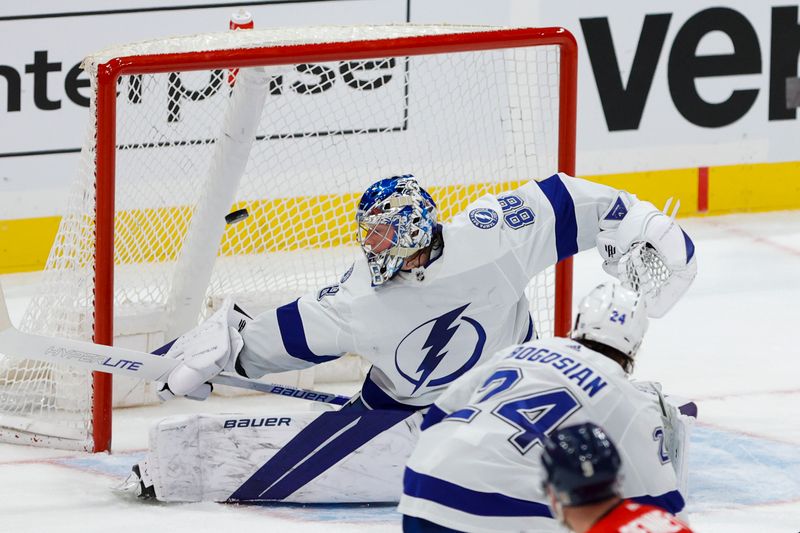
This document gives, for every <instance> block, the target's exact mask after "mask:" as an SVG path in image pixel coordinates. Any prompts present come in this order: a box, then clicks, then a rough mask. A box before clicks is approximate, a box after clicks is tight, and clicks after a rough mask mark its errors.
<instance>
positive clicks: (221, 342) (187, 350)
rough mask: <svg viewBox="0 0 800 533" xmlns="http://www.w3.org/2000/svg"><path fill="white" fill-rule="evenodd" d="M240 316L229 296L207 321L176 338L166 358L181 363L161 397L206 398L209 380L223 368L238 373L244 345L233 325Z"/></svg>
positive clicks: (160, 392) (160, 394)
mask: <svg viewBox="0 0 800 533" xmlns="http://www.w3.org/2000/svg"><path fill="white" fill-rule="evenodd" d="M238 315H239V313H238V312H236V311H234V310H233V301H232V300H230V299H227V300H225V302H224V303H223V304H222V307H220V309H219V310H217V312H216V313H214V314H213V315H211V317H210V318H209V319H208V320H206V321H205V322H203V323H202V324H200V325H199V326H197V327H196V328H194V329H192V330H191V331H189V332H188V333H186V334H184V335H182V336H180V337H179V338H178V340H176V341H175V344H173V345H172V347H171V348H170V349H169V351H168V352H167V353H166V355H165V357H172V358H174V359H177V360H179V361H180V362H181V364H179V365H178V366H177V367H175V369H174V370H173V371H172V372H171V373H170V375H169V377H168V378H167V383H166V384H165V385H164V386H162V387H161V390H160V391H159V393H158V394H159V398H161V399H162V400H167V399H170V398H172V397H174V396H185V397H187V398H190V399H193V400H205V399H206V398H208V396H209V394H211V390H212V387H211V384H210V383H207V381H208V380H209V379H211V378H213V377H214V376H216V375H217V374H219V373H220V372H223V371H227V372H235V364H236V357H237V356H238V354H239V352H240V351H241V350H242V347H243V346H244V341H243V340H242V336H241V335H240V334H239V329H238V328H235V327H231V325H230V323H231V322H232V323H237V322H238V320H239V316H238Z"/></svg>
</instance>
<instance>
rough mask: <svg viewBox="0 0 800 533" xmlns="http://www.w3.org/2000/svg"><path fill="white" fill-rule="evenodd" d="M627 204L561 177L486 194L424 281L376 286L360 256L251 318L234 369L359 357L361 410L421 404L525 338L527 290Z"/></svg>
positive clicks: (403, 276) (590, 241)
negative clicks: (331, 280) (336, 278)
mask: <svg viewBox="0 0 800 533" xmlns="http://www.w3.org/2000/svg"><path fill="white" fill-rule="evenodd" d="M633 202H636V199H635V197H633V196H631V195H629V194H628V193H625V192H620V191H617V190H616V189H612V188H610V187H606V186H604V185H599V184H596V183H592V182H589V181H585V180H581V179H577V178H571V177H569V176H566V175H563V174H557V175H554V176H552V177H550V178H548V179H546V180H543V181H541V182H536V181H531V182H529V183H527V184H525V185H523V186H522V187H520V188H518V189H516V190H514V191H510V192H508V193H503V194H500V195H498V196H491V195H487V196H484V197H482V198H480V199H478V200H477V201H475V202H473V203H472V204H470V205H469V206H468V207H467V209H466V210H465V211H464V212H463V213H461V214H459V215H457V216H456V217H454V218H453V220H452V221H451V222H449V223H447V224H444V225H443V226H442V230H441V231H442V237H443V241H444V250H443V252H442V254H441V255H440V256H439V257H438V258H437V259H435V260H434V261H432V262H431V263H430V264H429V265H428V266H427V267H426V268H425V269H424V276H417V275H415V274H414V273H411V272H400V273H399V274H398V275H396V276H395V277H394V278H392V279H391V280H390V281H388V282H386V283H385V284H383V285H381V286H378V287H372V286H371V283H370V276H369V272H368V269H367V263H366V259H364V258H359V259H358V260H357V261H356V263H355V264H354V266H353V268H352V269H351V271H348V272H347V273H346V274H345V275H344V276H343V278H342V280H341V282H340V283H339V284H338V285H337V286H336V287H335V289H332V288H330V287H327V288H325V289H322V290H320V291H316V292H314V293H312V294H309V295H306V296H303V297H301V298H299V299H298V300H296V301H294V302H291V303H288V304H286V305H284V306H282V307H279V308H277V309H274V310H271V311H267V312H265V313H263V314H261V315H259V316H258V317H257V318H256V319H255V320H253V321H251V322H250V323H249V324H248V325H247V326H246V328H245V329H244V330H243V331H242V336H243V338H244V342H245V347H244V349H243V351H242V353H241V355H240V357H239V365H240V367H241V368H242V369H243V370H244V371H245V372H246V374H247V375H248V376H250V377H259V376H261V375H263V374H265V373H269V372H281V371H284V370H295V369H300V368H305V367H308V366H310V365H313V364H317V363H322V362H325V361H329V360H331V359H333V358H335V357H339V356H340V355H342V354H344V353H348V352H350V353H356V354H359V355H361V356H362V357H364V358H365V359H367V360H368V361H369V362H371V363H372V365H373V366H372V370H371V371H370V373H369V376H368V378H367V380H366V382H365V383H364V387H363V389H362V399H363V401H364V402H365V403H366V404H367V405H368V406H370V407H373V408H378V407H384V408H386V407H398V403H399V404H400V407H402V406H403V405H405V406H412V407H422V406H427V405H429V404H431V403H432V402H433V401H434V400H435V399H436V397H437V396H438V395H439V394H440V393H441V392H442V391H443V390H444V389H445V388H447V386H448V385H450V383H452V382H453V381H454V380H455V379H456V378H457V377H458V376H460V375H462V374H464V373H465V372H467V371H468V370H469V369H471V368H473V367H475V366H476V365H478V363H480V362H482V361H483V360H484V359H485V358H486V357H488V356H489V355H490V354H493V353H495V352H496V351H497V350H499V349H501V348H504V347H506V346H508V345H510V344H513V343H517V342H523V341H525V340H529V339H531V338H533V337H534V332H533V324H532V321H531V319H530V315H529V309H528V308H529V305H528V301H527V299H526V298H525V294H524V290H525V287H526V286H527V284H528V282H529V281H530V280H531V279H532V278H533V276H535V275H536V274H538V273H539V272H541V271H543V270H544V269H546V268H547V267H549V266H551V265H554V264H555V263H556V262H557V261H558V260H560V259H563V258H565V257H569V256H571V255H573V254H575V253H577V252H578V251H580V250H584V249H587V248H592V247H594V246H595V238H596V235H597V233H598V232H599V230H600V222H601V221H603V222H604V223H605V224H606V225H607V224H609V223H611V224H614V223H617V224H618V222H619V220H621V219H622V218H623V216H624V214H625V213H627V210H628V208H629V207H630V206H631V205H632V203H633ZM604 227H605V226H604Z"/></svg>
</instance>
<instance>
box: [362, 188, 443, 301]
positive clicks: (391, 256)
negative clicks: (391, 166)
mask: <svg viewBox="0 0 800 533" xmlns="http://www.w3.org/2000/svg"><path fill="white" fill-rule="evenodd" d="M356 222H357V223H358V234H357V238H358V243H359V244H360V245H361V249H362V250H363V251H364V254H365V255H366V256H367V263H368V265H369V270H370V277H371V278H372V286H373V287H375V286H378V285H381V284H383V283H384V282H386V280H388V279H391V278H392V276H394V275H395V274H396V273H397V271H398V270H400V268H401V267H402V266H403V262H404V261H405V259H406V258H407V257H410V256H412V255H414V254H415V253H417V252H418V251H419V250H422V249H423V248H425V247H426V246H428V245H430V244H431V241H432V240H433V232H434V229H435V227H436V204H435V203H434V201H433V198H431V195H430V194H428V193H427V192H426V191H425V189H423V188H422V187H420V185H419V183H417V180H416V178H414V176H412V175H411V174H406V175H403V176H394V177H391V178H386V179H382V180H380V181H378V182H376V183H373V184H372V185H370V186H369V187H368V188H367V190H366V191H364V194H363V195H362V196H361V200H360V201H359V202H358V211H357V212H356Z"/></svg>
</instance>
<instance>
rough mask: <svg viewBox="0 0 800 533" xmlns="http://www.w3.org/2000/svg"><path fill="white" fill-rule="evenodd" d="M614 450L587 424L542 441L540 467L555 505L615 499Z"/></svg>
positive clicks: (617, 463) (616, 460)
mask: <svg viewBox="0 0 800 533" xmlns="http://www.w3.org/2000/svg"><path fill="white" fill-rule="evenodd" d="M621 464H622V461H621V460H620V457H619V453H618V452H617V448H616V447H615V446H614V443H612V442H611V440H610V439H609V438H608V437H607V436H606V434H605V432H604V431H603V430H602V428H600V427H599V426H597V425H595V424H592V423H591V422H586V423H584V424H579V425H576V426H570V427H565V428H563V429H559V430H556V431H554V432H553V433H551V434H550V437H549V438H546V439H544V450H543V451H542V465H543V466H544V469H545V473H546V479H545V485H546V486H549V487H550V488H551V489H552V490H553V493H554V495H555V498H556V500H557V502H558V503H559V504H561V505H564V506H574V505H586V504H590V503H595V502H599V501H603V500H607V499H609V498H611V497H614V496H617V495H618V494H619V493H618V490H619V489H618V488H617V476H618V474H619V470H620V467H621Z"/></svg>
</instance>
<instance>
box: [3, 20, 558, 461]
mask: <svg viewBox="0 0 800 533" xmlns="http://www.w3.org/2000/svg"><path fill="white" fill-rule="evenodd" d="M482 30H483V29H482ZM454 31H455V32H465V31H477V29H476V28H452V27H445V28H439V27H432V26H424V27H421V28H415V27H413V26H392V27H382V28H361V29H358V28H356V29H353V28H321V29H304V30H269V31H252V32H235V33H233V32H231V33H226V34H219V35H218V36H217V37H218V39H216V40H215V36H213V35H212V36H200V37H195V38H176V39H170V40H167V41H160V42H152V43H145V44H143V45H131V46H127V47H124V48H122V49H120V50H112V51H107V52H104V53H103V54H99V55H97V56H94V57H92V58H89V59H87V61H86V62H85V64H86V65H87V67H88V70H89V72H90V73H94V72H95V71H96V68H97V64H98V63H101V62H103V61H105V60H107V59H109V58H111V57H115V56H118V55H142V54H144V53H148V52H154V53H166V52H175V51H187V50H197V49H222V48H225V47H233V48H236V47H257V46H272V45H282V44H287V43H296V42H302V43H310V42H314V41H315V40H320V41H321V42H331V41H334V42H335V41H346V40H351V39H353V38H358V39H363V38H365V36H370V37H380V38H387V37H397V36H411V35H420V34H423V35H424V34H438V33H447V32H454ZM250 70H252V71H253V72H255V70H254V69H250ZM243 74H244V73H243V72H240V73H239V75H240V78H239V79H240V80H241V79H243V78H241V76H242V75H243ZM249 75H250V74H248V76H249ZM260 75H261V76H262V78H263V77H264V76H265V77H266V78H265V79H266V95H265V98H264V104H263V110H262V111H260V112H257V109H256V107H257V106H253V107H251V108H246V109H244V110H241V109H240V110H238V113H239V115H237V114H236V113H237V111H233V112H232V111H231V110H230V109H228V108H229V106H230V105H234V104H231V102H233V101H234V100H235V99H234V98H232V97H231V96H230V93H231V87H230V84H229V81H228V76H229V72H228V71H227V70H217V71H196V72H169V73H164V74H143V75H131V76H124V77H123V78H121V80H120V82H119V85H118V98H117V120H116V143H117V150H116V178H115V179H116V182H115V183H116V185H115V186H116V194H115V198H116V221H115V251H114V257H115V271H114V278H115V292H114V306H115V308H114V316H115V332H116V334H117V335H124V336H128V337H129V339H128V341H120V342H128V344H130V342H132V341H131V340H130V339H131V338H132V339H134V340H136V339H138V341H141V342H143V343H144V346H139V347H140V348H145V347H146V348H147V349H153V348H154V347H155V345H158V344H160V342H161V341H163V339H164V336H165V329H169V324H170V323H173V322H171V321H173V317H171V316H170V314H171V313H172V312H173V311H174V309H173V308H172V307H171V306H170V304H169V302H170V298H174V297H175V296H174V294H172V293H173V291H175V290H177V289H176V286H177V285H186V281H187V280H189V281H192V279H193V278H194V277H196V276H199V277H200V278H202V277H203V276H202V275H199V274H197V272H198V270H197V268H198V265H197V261H196V260H193V259H189V260H187V259H186V255H187V253H186V252H185V251H184V252H182V251H181V248H182V246H183V244H184V241H185V239H186V235H187V232H188V231H189V226H190V223H191V222H192V219H193V214H197V213H198V209H199V208H198V207H197V206H198V204H202V203H203V202H204V201H207V200H208V198H206V197H204V195H206V196H208V195H212V196H213V195H215V194H217V193H215V192H213V189H209V187H208V185H207V181H209V175H213V174H214V173H213V172H212V171H210V170H209V169H210V168H212V167H214V165H219V162H218V161H216V159H218V158H219V153H218V152H217V148H218V145H221V143H220V142H218V139H220V136H221V133H220V132H221V130H222V127H223V124H224V123H226V121H228V122H229V123H230V121H233V124H236V121H237V119H236V116H241V117H244V118H245V119H246V118H247V116H248V115H253V114H254V113H257V115H256V118H258V117H259V116H260V119H259V120H258V121H257V125H256V126H255V127H256V130H255V135H256V140H255V141H254V142H253V143H252V146H251V147H249V155H247V157H246V165H245V166H244V172H243V174H242V175H241V178H240V180H239V182H238V185H237V184H236V181H237V180H236V176H233V177H231V178H230V179H231V180H232V181H231V182H232V183H233V185H232V187H230V188H231V189H233V190H231V191H230V192H231V199H232V201H233V206H231V205H230V202H228V205H227V207H226V209H227V210H228V211H230V210H233V209H239V208H247V210H248V211H249V213H250V216H249V218H247V219H246V220H244V221H242V222H239V223H237V224H234V225H231V226H228V227H227V228H225V229H224V235H223V236H222V242H221V245H219V247H218V246H217V243H216V242H215V241H214V239H213V238H210V239H206V240H208V241H210V242H209V243H208V244H209V246H210V249H211V250H212V252H213V254H214V255H215V254H216V251H217V248H218V250H219V258H218V259H217V260H216V263H215V264H214V266H213V271H212V272H211V274H210V279H209V280H208V282H206V281H205V280H202V279H200V280H199V283H200V285H201V286H202V287H203V291H201V292H203V293H204V294H199V298H200V299H201V302H202V305H201V306H200V307H198V308H196V309H194V310H193V313H190V321H192V322H193V323H196V322H197V321H198V320H199V319H200V318H202V316H203V315H204V314H207V313H208V311H209V309H210V308H212V307H213V305H214V303H215V302H217V301H218V299H220V298H222V297H223V296H225V295H234V297H235V299H236V300H237V301H238V302H240V303H241V304H242V305H243V307H244V308H246V309H248V310H250V311H252V312H254V313H257V312H259V311H260V310H263V309H265V308H268V307H271V306H275V305H279V304H283V303H286V302H287V301H289V300H291V299H294V298H296V297H297V296H299V295H301V294H304V293H306V292H308V291H311V290H314V289H317V288H319V287H320V286H323V285H326V284H328V283H329V282H331V281H333V280H336V279H337V277H338V276H339V275H341V273H342V272H343V271H344V270H345V269H346V268H347V266H348V265H349V264H350V263H351V262H352V261H353V259H354V257H356V256H357V254H358V253H360V251H359V250H358V248H357V246H356V243H355V222H354V215H355V207H356V202H357V199H358V197H359V196H360V194H361V192H362V191H363V190H364V189H365V188H366V186H367V185H369V184H370V183H372V182H373V181H375V180H377V179H378V178H381V177H387V176H391V175H397V174H407V173H413V174H414V175H415V176H416V177H417V178H418V179H419V181H420V183H421V184H422V185H423V186H424V187H425V188H426V189H427V190H428V191H429V192H430V193H431V195H432V196H433V198H434V199H435V200H436V202H437V204H438V206H439V213H440V218H441V219H442V220H443V221H445V222H446V221H447V220H449V219H450V218H451V217H452V216H453V215H454V214H455V213H457V212H459V211H461V210H462V209H463V208H464V207H465V206H466V205H467V203H468V202H470V201H472V200H474V199H475V198H477V197H479V196H480V195H482V194H485V193H498V192H501V191H503V190H508V189H511V188H513V187H516V186H518V185H519V184H521V183H522V182H524V181H527V180H528V179H531V178H533V177H541V178H544V177H547V176H549V175H551V174H552V173H554V172H555V171H556V168H557V167H556V160H557V148H558V146H557V133H558V105H559V91H558V88H559V87H558V83H559V51H558V48H557V47H555V46H533V47H524V48H507V49H499V50H490V51H472V52H460V53H448V54H428V55H420V56H410V57H391V58H390V57H381V55H380V53H379V52H376V57H375V58H368V59H359V60H350V59H347V58H342V59H340V60H337V61H328V62H323V63H301V64H295V65H289V66H286V67H270V68H268V69H266V70H265V71H264V72H261V74H260ZM92 79H93V84H95V79H94V77H93V78H92ZM239 85H241V84H239V83H237V85H236V87H237V90H238V87H239ZM92 105H93V106H94V100H93V101H92ZM92 112H93V113H92V116H93V117H94V107H92ZM226 113H227V115H226ZM226 116H227V117H228V118H225V117H226ZM231 117H234V118H231ZM215 154H216V155H215ZM94 160H95V128H94V124H92V127H91V129H90V134H89V135H88V136H87V144H86V146H85V148H84V150H83V156H82V161H83V165H82V168H81V171H80V173H79V177H78V179H77V180H76V183H75V184H74V186H73V188H72V191H71V195H70V199H69V208H68V212H67V214H66V215H65V216H64V218H63V221H62V224H61V227H60V229H59V233H58V237H57V239H56V243H55V246H54V248H53V250H52V252H51V256H50V259H49V261H48V264H47V272H46V279H45V282H44V283H43V290H42V293H41V295H40V296H38V297H37V298H35V299H34V300H33V301H32V304H31V306H30V308H29V309H28V311H27V314H26V316H25V319H24V324H23V326H22V327H23V328H24V329H26V330H30V331H36V332H41V333H45V334H48V335H57V336H64V337H74V338H83V339H87V338H91V336H92V329H93V305H94V298H93V291H94V286H93V279H94V268H95V266H94V209H95V201H94V200H95V182H94V175H95V174H94ZM221 175H222V176H223V177H224V178H225V179H228V178H229V175H228V174H227V173H226V172H222V174H221ZM216 179H219V177H217V178H216ZM226 212H227V211H226ZM200 216H206V215H200V214H197V215H196V218H199V217H200ZM476 253H479V251H476ZM190 285H191V283H190ZM205 287H208V290H207V291H205ZM195 296H197V295H195ZM529 296H530V299H531V305H532V314H533V317H534V320H535V322H536V326H537V330H538V331H539V332H540V335H543V336H548V335H552V332H553V325H552V321H553V306H554V301H553V273H552V271H551V272H548V273H546V274H544V275H542V276H540V277H539V278H538V279H537V280H534V282H533V283H532V284H531V287H530V288H529ZM142 339H143V340H142ZM138 341H137V342H138ZM91 402H92V391H91V380H90V378H89V376H88V374H86V373H83V372H73V371H68V370H64V369H62V368H55V367H52V366H50V365H45V364H41V363H33V362H29V361H24V362H19V361H11V360H7V359H3V358H2V356H0V425H4V426H5V427H6V429H0V437H2V438H4V439H11V440H16V441H19V440H20V439H21V438H22V439H23V440H27V441H30V442H33V443H36V442H44V443H46V444H49V445H54V444H55V445H61V446H72V447H78V448H80V447H88V448H91V444H90V443H91V417H90V416H89V412H90V406H91ZM8 428H10V429H8ZM21 429H26V430H27V431H26V432H21V431H20V430H21ZM41 433H45V434H47V435H55V436H60V437H65V438H66V439H67V440H61V439H59V438H42V436H41ZM21 435H22V437H21ZM70 443H73V444H70ZM87 443H89V444H87Z"/></svg>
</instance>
